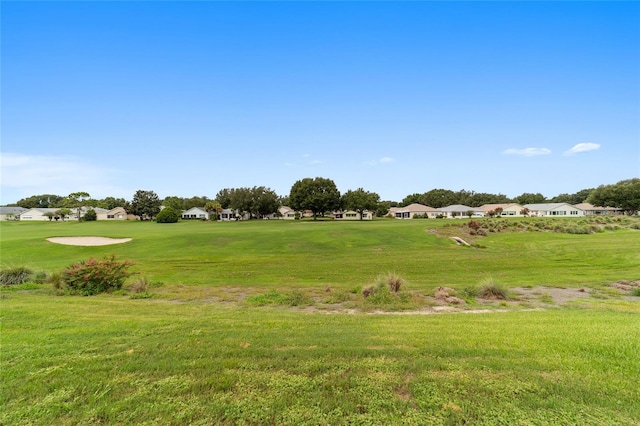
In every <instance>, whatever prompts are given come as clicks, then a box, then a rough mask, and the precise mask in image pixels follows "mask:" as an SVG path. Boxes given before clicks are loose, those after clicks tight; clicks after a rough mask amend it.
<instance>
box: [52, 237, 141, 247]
mask: <svg viewBox="0 0 640 426" xmlns="http://www.w3.org/2000/svg"><path fill="white" fill-rule="evenodd" d="M47 241H49V242H50V243H55V244H64V245H68V246H84V247H89V246H108V245H110V244H122V243H128V242H129V241H131V238H107V237H51V238H47Z"/></svg>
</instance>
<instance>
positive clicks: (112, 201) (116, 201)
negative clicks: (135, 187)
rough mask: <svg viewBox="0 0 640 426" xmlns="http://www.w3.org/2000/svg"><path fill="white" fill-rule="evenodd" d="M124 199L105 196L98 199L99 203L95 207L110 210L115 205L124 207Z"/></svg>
mask: <svg viewBox="0 0 640 426" xmlns="http://www.w3.org/2000/svg"><path fill="white" fill-rule="evenodd" d="M125 204H126V201H125V199H124V198H114V197H106V198H104V199H103V200H100V202H99V204H98V205H97V206H96V207H102V208H103V209H107V210H111V209H115V208H116V207H124V205H125Z"/></svg>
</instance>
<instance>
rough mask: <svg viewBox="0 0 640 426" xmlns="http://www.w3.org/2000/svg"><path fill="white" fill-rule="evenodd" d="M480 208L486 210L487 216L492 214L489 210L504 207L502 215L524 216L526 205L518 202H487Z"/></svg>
mask: <svg viewBox="0 0 640 426" xmlns="http://www.w3.org/2000/svg"><path fill="white" fill-rule="evenodd" d="M478 209H479V210H482V211H483V212H484V215H485V216H490V215H489V212H492V211H493V212H496V210H498V209H502V212H500V216H508V217H516V216H517V217H522V216H524V214H523V213H522V212H523V210H524V207H522V206H521V205H520V204H517V203H502V204H485V205H482V206H480V207H478Z"/></svg>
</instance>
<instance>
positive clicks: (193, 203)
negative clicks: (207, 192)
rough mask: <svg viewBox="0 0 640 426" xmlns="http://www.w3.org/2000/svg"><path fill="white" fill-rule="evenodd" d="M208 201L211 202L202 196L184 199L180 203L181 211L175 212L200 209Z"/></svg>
mask: <svg viewBox="0 0 640 426" xmlns="http://www.w3.org/2000/svg"><path fill="white" fill-rule="evenodd" d="M209 201H211V200H210V199H209V198H207V197H205V196H204V195H203V196H201V197H191V198H186V199H185V200H184V201H183V203H182V208H181V209H177V210H178V211H179V210H189V209H191V208H194V207H200V208H202V207H203V206H205V205H206V204H207V203H208V202H209Z"/></svg>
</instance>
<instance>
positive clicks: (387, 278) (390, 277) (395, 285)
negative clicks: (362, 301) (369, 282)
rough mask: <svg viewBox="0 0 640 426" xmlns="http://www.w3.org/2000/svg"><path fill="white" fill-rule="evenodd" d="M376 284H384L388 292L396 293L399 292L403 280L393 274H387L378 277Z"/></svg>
mask: <svg viewBox="0 0 640 426" xmlns="http://www.w3.org/2000/svg"><path fill="white" fill-rule="evenodd" d="M377 282H378V283H386V284H387V287H388V288H389V291H390V292H392V293H398V292H399V291H400V287H402V284H404V278H402V277H401V276H400V275H398V274H396V273H395V272H389V273H388V274H387V275H381V276H379V277H378V279H377Z"/></svg>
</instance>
